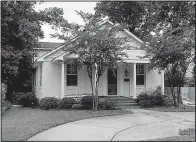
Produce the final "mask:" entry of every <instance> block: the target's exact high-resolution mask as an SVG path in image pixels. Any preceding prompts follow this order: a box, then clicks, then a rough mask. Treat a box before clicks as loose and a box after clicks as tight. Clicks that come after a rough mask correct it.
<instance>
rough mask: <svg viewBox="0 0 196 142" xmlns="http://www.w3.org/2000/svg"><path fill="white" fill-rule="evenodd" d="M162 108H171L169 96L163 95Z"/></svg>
mask: <svg viewBox="0 0 196 142" xmlns="http://www.w3.org/2000/svg"><path fill="white" fill-rule="evenodd" d="M163 97H164V106H166V107H171V106H173V98H172V96H170V95H164V96H163Z"/></svg>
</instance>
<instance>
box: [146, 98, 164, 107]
mask: <svg viewBox="0 0 196 142" xmlns="http://www.w3.org/2000/svg"><path fill="white" fill-rule="evenodd" d="M149 98H150V106H152V107H153V106H163V105H164V97H163V96H161V95H149Z"/></svg>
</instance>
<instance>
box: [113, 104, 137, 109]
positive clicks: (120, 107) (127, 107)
mask: <svg viewBox="0 0 196 142" xmlns="http://www.w3.org/2000/svg"><path fill="white" fill-rule="evenodd" d="M116 108H117V109H118V108H119V109H139V108H140V106H139V105H136V106H116Z"/></svg>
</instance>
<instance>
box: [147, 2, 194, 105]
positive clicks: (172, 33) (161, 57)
mask: <svg viewBox="0 0 196 142" xmlns="http://www.w3.org/2000/svg"><path fill="white" fill-rule="evenodd" d="M164 6H165V7H164ZM193 6H194V3H192V2H182V3H181V2H180V3H178V2H171V3H168V2H166V3H164V2H163V3H161V7H164V8H166V7H167V8H168V9H167V8H166V10H165V11H166V12H162V14H161V13H160V12H159V15H160V14H161V15H162V16H163V15H165V16H163V19H164V20H162V19H161V20H160V19H158V18H157V19H158V22H159V23H157V24H156V28H155V29H154V33H155V34H154V35H148V36H147V38H146V39H148V43H149V44H148V46H146V49H147V53H148V56H150V57H151V63H150V68H158V69H159V70H165V78H166V80H167V81H168V83H169V85H170V88H171V92H172V96H173V99H174V105H175V106H177V105H178V104H179V102H180V94H181V92H180V87H182V86H183V85H184V84H185V83H186V76H185V75H186V72H187V69H188V66H189V65H190V63H191V62H192V61H193V57H194V50H195V24H194V21H195V19H194V15H195V11H194V9H193ZM169 8H170V9H169ZM168 11H169V12H170V13H168ZM165 13H167V14H168V15H166V14H165ZM155 15H156V14H155ZM158 17H159V16H158ZM174 87H177V94H175V92H174ZM176 99H177V102H176Z"/></svg>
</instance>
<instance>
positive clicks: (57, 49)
mask: <svg viewBox="0 0 196 142" xmlns="http://www.w3.org/2000/svg"><path fill="white" fill-rule="evenodd" d="M112 24H113V23H112V22H110V21H109V20H106V21H104V22H103V23H101V25H103V27H104V26H105V25H112ZM117 34H118V35H119V36H126V37H128V38H129V45H130V46H132V47H133V49H132V50H128V51H127V54H128V56H129V57H128V58H126V59H124V62H125V63H126V64H123V63H119V67H118V69H117V70H116V74H117V75H116V76H114V75H113V74H112V73H111V71H110V70H107V71H105V72H104V74H103V75H102V76H101V78H100V81H99V88H98V90H99V95H101V96H125V97H132V98H136V97H137V95H139V94H140V93H141V92H143V91H147V90H149V89H153V88H156V87H157V86H162V91H163V90H164V72H163V71H162V72H161V73H160V74H159V73H158V70H154V69H153V70H148V69H147V67H148V64H149V59H148V58H140V57H141V56H144V55H145V54H146V52H145V51H144V50H141V49H140V47H141V45H142V43H143V42H142V41H141V40H140V39H139V38H138V37H136V36H135V35H134V34H132V33H131V32H129V31H128V30H124V31H121V32H119V33H117ZM70 42H71V41H70ZM40 44H41V46H40V47H39V48H36V49H35V50H36V51H37V57H35V58H34V64H33V68H34V73H33V78H34V79H33V80H34V81H33V84H34V90H35V94H36V96H37V97H38V98H43V97H59V98H62V97H64V96H66V95H70V94H76V95H77V94H82V93H92V92H91V85H90V79H89V77H88V76H87V74H86V71H85V70H86V69H85V67H83V68H82V69H80V70H77V69H76V67H75V66H74V64H73V63H71V62H70V63H67V64H65V63H64V62H63V60H64V58H66V56H67V53H65V52H64V51H63V48H64V47H65V46H67V44H66V43H64V44H60V43H40Z"/></svg>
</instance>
